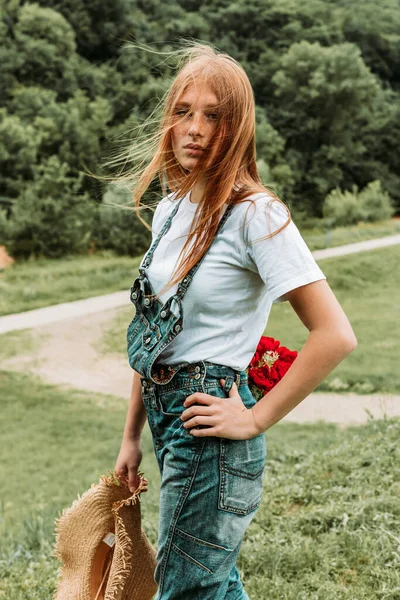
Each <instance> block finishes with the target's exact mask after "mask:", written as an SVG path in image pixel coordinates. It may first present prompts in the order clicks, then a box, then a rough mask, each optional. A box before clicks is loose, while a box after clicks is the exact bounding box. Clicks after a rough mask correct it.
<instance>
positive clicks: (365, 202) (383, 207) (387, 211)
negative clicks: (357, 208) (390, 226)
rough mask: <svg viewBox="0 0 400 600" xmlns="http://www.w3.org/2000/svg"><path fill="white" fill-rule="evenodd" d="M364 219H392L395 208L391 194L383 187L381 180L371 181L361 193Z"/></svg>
mask: <svg viewBox="0 0 400 600" xmlns="http://www.w3.org/2000/svg"><path fill="white" fill-rule="evenodd" d="M359 199H360V204H361V211H362V214H363V219H362V220H363V221H383V220H385V219H390V218H391V216H392V215H393V214H394V213H395V208H394V205H393V203H392V199H391V198H390V196H389V194H388V193H387V192H385V191H384V190H383V189H382V186H381V182H380V181H379V180H377V181H371V182H370V183H369V184H368V185H367V186H366V187H365V188H364V189H363V190H362V192H360V193H359Z"/></svg>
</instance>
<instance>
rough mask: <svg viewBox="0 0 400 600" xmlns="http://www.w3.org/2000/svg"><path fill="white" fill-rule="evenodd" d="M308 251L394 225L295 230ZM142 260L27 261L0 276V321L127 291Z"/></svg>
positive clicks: (395, 226) (100, 256) (108, 256)
mask: <svg viewBox="0 0 400 600" xmlns="http://www.w3.org/2000/svg"><path fill="white" fill-rule="evenodd" d="M300 230H301V233H302V235H303V236H304V239H305V240H306V242H307V244H308V245H309V247H310V249H311V250H317V249H320V248H326V247H328V246H339V245H342V244H349V243H351V242H356V241H361V240H366V239H372V238H379V237H383V236H385V235H393V234H395V233H400V220H397V219H391V220H388V221H382V222H378V223H360V224H359V225H355V226H353V227H339V228H337V229H335V230H333V231H331V233H330V234H329V235H328V234H327V232H325V231H321V229H319V228H314V229H303V228H300ZM141 258H142V256H139V257H135V258H132V257H129V256H115V255H114V254H113V253H112V252H101V253H97V254H94V255H90V256H71V257H66V258H63V259H57V260H55V259H53V260H51V259H40V260H39V259H31V260H28V261H21V262H18V263H15V264H14V265H12V266H10V267H8V268H7V269H5V270H4V271H3V272H2V271H0V316H1V315H7V314H11V313H18V312H23V311H26V310H32V309H34V308H41V307H44V306H50V305H52V304H59V303H61V302H70V301H73V300H79V299H82V298H89V297H92V296H99V295H102V294H109V293H112V292H117V291H120V290H128V288H129V287H130V286H131V284H132V282H133V280H134V278H135V277H136V272H137V268H138V266H139V264H140V261H141Z"/></svg>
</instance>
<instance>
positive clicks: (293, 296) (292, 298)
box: [251, 280, 357, 433]
mask: <svg viewBox="0 0 400 600" xmlns="http://www.w3.org/2000/svg"><path fill="white" fill-rule="evenodd" d="M284 298H285V300H288V301H289V302H290V304H291V305H292V307H293V309H294V310H295V312H296V313H297V315H298V317H299V318H300V319H301V321H302V322H303V323H304V325H305V326H306V327H307V329H308V330H309V331H310V333H309V335H308V338H307V340H306V342H305V344H304V346H303V348H302V349H301V351H300V352H299V353H298V355H297V357H296V360H295V361H294V362H293V363H292V365H291V366H290V369H289V370H288V371H287V372H286V373H285V376H284V377H283V378H282V379H281V380H280V381H279V382H278V383H277V384H276V385H275V386H274V387H273V388H272V389H271V390H270V391H269V392H268V394H267V395H266V396H264V397H263V398H261V399H260V400H259V401H258V402H257V404H256V405H255V406H253V408H252V409H251V410H252V412H253V416H254V422H255V426H256V428H257V429H258V430H259V432H260V433H261V432H264V431H266V430H267V429H269V428H270V427H272V425H274V424H275V423H277V422H278V421H280V419H282V418H283V417H284V416H285V415H287V413H289V412H290V411H291V410H292V409H293V408H295V406H297V405H298V404H299V403H300V402H301V401H302V400H304V398H306V397H307V396H308V395H309V394H311V392H312V391H313V390H315V388H316V387H317V386H318V385H319V384H320V383H321V381H323V380H324V379H325V377H326V376H327V375H329V373H330V372H331V371H332V370H333V369H334V368H335V367H336V366H337V365H338V364H339V363H340V362H341V361H342V360H343V359H344V358H345V357H346V356H347V355H348V354H350V352H352V351H353V350H354V349H355V348H356V346H357V339H356V337H355V335H354V331H353V329H352V328H351V325H350V323H349V321H348V319H347V317H346V315H345V313H344V311H343V309H342V307H341V306H340V304H339V302H338V301H337V299H336V297H335V295H334V293H333V292H332V290H331V288H330V287H329V285H328V283H327V281H326V280H320V281H315V282H313V283H309V284H307V285H303V286H301V287H298V288H296V289H294V290H291V291H290V292H288V293H287V294H285V296H284Z"/></svg>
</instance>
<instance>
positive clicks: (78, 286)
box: [0, 253, 141, 315]
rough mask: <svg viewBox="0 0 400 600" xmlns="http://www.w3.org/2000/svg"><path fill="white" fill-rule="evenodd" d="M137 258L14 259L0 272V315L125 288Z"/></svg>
mask: <svg viewBox="0 0 400 600" xmlns="http://www.w3.org/2000/svg"><path fill="white" fill-rule="evenodd" d="M140 261H141V257H136V258H131V257H129V256H114V255H113V254H111V253H103V254H96V255H88V256H79V257H76V256H72V257H69V258H64V259H58V260H55V259H54V260H50V259H41V260H29V261H25V262H20V263H15V264H14V265H12V266H11V267H8V268H7V269H6V270H5V271H4V272H3V273H0V315H7V314H11V313H18V312H22V311H25V310H32V309H34V308H41V307H43V306H50V305H52V304H60V303H62V302H71V301H73V300H80V299H82V298H89V297H92V296H100V295H102V294H109V293H112V292H117V291H120V290H128V289H129V287H130V286H131V285H132V282H133V280H134V278H135V277H136V274H137V268H138V266H139V264H140ZM127 298H129V296H128V292H127Z"/></svg>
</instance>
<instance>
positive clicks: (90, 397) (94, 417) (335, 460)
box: [0, 372, 400, 600]
mask: <svg viewBox="0 0 400 600" xmlns="http://www.w3.org/2000/svg"><path fill="white" fill-rule="evenodd" d="M0 398H1V413H2V420H1V422H0V435H1V440H2V445H1V447H2V456H1V464H2V469H1V471H0V490H1V491H0V495H1V496H0V498H1V504H0V506H1V513H0V517H1V522H0V581H1V583H0V598H1V599H3V598H4V599H7V600H22V599H24V600H25V599H26V598H29V599H30V600H51V598H52V593H53V591H54V583H55V580H56V573H57V569H58V567H59V563H58V561H57V560H56V559H55V558H54V557H53V556H52V549H53V542H54V519H55V518H56V516H57V515H58V513H59V511H60V510H61V509H62V508H63V507H65V506H69V505H70V504H71V502H72V501H73V500H74V499H75V498H76V497H77V495H78V494H81V493H83V492H84V491H85V490H86V489H88V487H89V486H90V485H91V483H93V482H97V481H98V479H99V477H100V475H101V474H103V473H107V471H108V470H109V469H113V468H114V465H115V460H116V458H117V455H118V452H119V446H120V442H121V436H122V431H123V426H124V422H125V415H126V409H127V401H126V400H121V399H119V398H114V397H112V396H101V395H98V394H93V393H90V394H89V393H84V392H80V391H70V390H69V391H65V390H60V389H57V388H56V387H54V386H50V385H44V384H42V383H40V382H39V381H38V380H37V379H36V378H33V377H29V376H27V375H21V374H18V375H17V374H14V373H7V372H0ZM399 435H400V420H399V419H388V420H380V421H378V420H370V421H369V423H367V424H366V425H363V426H360V427H350V428H347V429H344V430H341V429H339V428H338V427H336V426H335V425H333V424H323V423H318V424H315V425H296V424H293V423H282V422H281V423H278V424H277V425H275V426H274V427H272V428H271V429H270V430H268V431H267V432H266V437H267V447H268V459H267V467H266V474H265V488H264V492H263V500H262V504H261V507H260V509H259V511H258V512H257V514H256V516H255V518H254V520H253V521H252V523H251V525H250V527H249V529H248V530H247V532H246V536H245V539H244V542H243V545H242V549H241V553H240V556H239V560H238V566H239V570H240V572H241V574H242V578H243V581H244V583H245V585H246V589H247V591H248V594H249V596H250V598H252V599H253V598H254V599H255V598H257V599H259V600H310V599H311V600H376V599H380V600H398V599H399V598H400V569H399V567H400V555H399V542H400V503H399V494H400V483H399V481H400V473H399V466H400V460H399V459H400V456H399V446H398V439H399ZM142 449H143V461H142V464H141V469H142V470H143V471H144V473H145V475H146V477H147V478H148V480H149V491H148V492H146V493H145V494H143V496H142V504H141V508H142V516H143V527H144V529H145V531H146V533H147V535H148V537H149V539H150V541H151V542H152V543H153V544H154V545H155V546H156V545H157V526H158V525H157V523H158V492H159V474H158V468H157V465H156V461H155V457H154V455H153V449H152V442H151V437H150V432H149V430H148V427H147V425H146V427H145V429H144V431H143V440H142Z"/></svg>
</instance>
